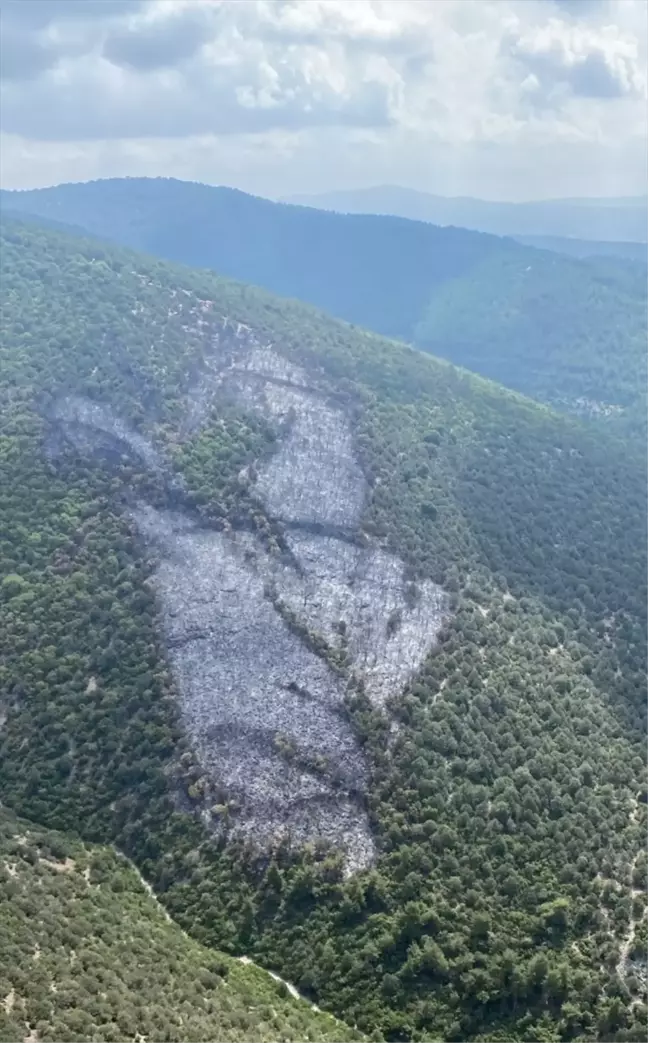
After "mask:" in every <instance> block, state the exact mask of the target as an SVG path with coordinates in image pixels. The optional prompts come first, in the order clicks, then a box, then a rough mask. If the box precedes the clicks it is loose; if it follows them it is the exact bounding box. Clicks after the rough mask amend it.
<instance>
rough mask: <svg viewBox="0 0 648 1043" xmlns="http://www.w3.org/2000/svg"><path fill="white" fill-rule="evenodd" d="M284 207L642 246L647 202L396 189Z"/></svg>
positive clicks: (314, 198)
mask: <svg viewBox="0 0 648 1043" xmlns="http://www.w3.org/2000/svg"><path fill="white" fill-rule="evenodd" d="M287 202H291V203H298V204H300V205H301V206H314V207H318V208H321V209H323V210H336V211H337V212H339V213H348V214H390V215H396V216H397V217H406V218H408V219H409V220H411V221H430V222H431V223H432V224H435V225H458V226H459V227H461V228H472V229H474V230H475V231H478V232H490V233H491V234H493V235H510V236H513V237H514V238H516V237H518V236H556V237H559V238H564V237H565V236H568V237H569V238H572V239H581V240H588V239H589V240H601V241H603V242H608V243H615V242H624V241H628V242H630V243H644V244H645V242H646V235H647V232H648V228H647V226H648V200H647V199H646V197H645V196H643V197H642V196H638V197H636V198H632V197H629V198H626V199H623V198H622V199H606V198H602V199H542V200H537V201H534V202H525V203H506V202H494V201H491V200H486V199H471V198H469V197H462V196H455V197H448V196H436V195H432V194H430V193H429V192H419V191H416V190H415V189H412V188H403V187H402V186H399V185H379V186H375V187H373V188H360V189H355V190H354V189H351V190H347V191H344V190H342V191H338V192H327V193H324V194H320V195H311V196H305V195H302V196H293V197H291V198H290V199H289V200H287Z"/></svg>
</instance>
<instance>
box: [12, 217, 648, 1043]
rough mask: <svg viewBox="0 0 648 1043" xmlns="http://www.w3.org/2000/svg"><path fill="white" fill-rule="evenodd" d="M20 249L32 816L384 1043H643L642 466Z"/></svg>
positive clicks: (17, 681)
mask: <svg viewBox="0 0 648 1043" xmlns="http://www.w3.org/2000/svg"><path fill="white" fill-rule="evenodd" d="M1 231H2V242H1V244H0V245H1V248H2V261H3V278H2V284H1V290H2V295H3V300H2V305H3V306H2V310H1V315H2V322H3V330H2V338H1V340H0V345H1V348H0V350H1V352H2V355H1V358H0V362H1V365H0V381H1V383H0V533H1V534H2V541H1V542H0V555H1V558H2V560H1V562H0V573H1V574H2V577H3V578H2V580H1V582H0V598H1V599H2V600H1V602H0V604H1V611H2V617H3V625H2V627H1V628H0V693H1V698H2V705H1V707H0V708H1V709H2V717H3V719H4V723H3V726H2V729H1V730H0V798H1V799H2V801H3V803H4V804H5V805H6V806H8V807H10V808H11V809H12V810H13V812H15V813H16V814H18V815H20V816H23V817H25V818H28V819H29V820H31V821H32V822H35V823H39V825H40V826H42V827H47V828H48V829H57V830H63V831H68V832H80V833H81V836H82V839H83V840H84V841H85V842H92V843H101V844H104V845H106V844H108V845H114V846H116V847H117V848H118V849H119V851H121V852H123V853H124V855H125V856H127V857H128V858H130V859H132V860H133V861H134V863H135V864H136V865H137V868H138V870H139V872H140V873H141V874H142V875H143V877H144V878H145V880H146V881H147V883H148V884H149V886H150V887H151V888H152V889H153V890H154V892H155V894H156V895H157V897H158V899H159V901H160V902H161V903H162V904H163V906H164V907H165V909H166V910H167V912H168V913H169V914H170V915H171V916H172V917H173V919H174V921H175V922H176V923H177V924H178V925H179V926H180V927H182V928H183V929H184V930H185V931H187V932H188V933H189V934H190V935H191V936H192V937H193V938H194V939H195V940H196V941H197V942H199V943H200V944H202V945H206V946H209V947H214V949H216V950H218V951H220V952H226V953H228V954H230V955H246V956H250V957H251V958H253V959H254V960H255V961H256V962H257V963H259V964H261V965H263V966H266V967H269V968H272V969H273V970H274V971H275V972H276V973H278V974H280V975H281V976H282V977H283V978H285V979H286V980H288V981H291V982H294V984H295V986H296V987H297V988H298V989H299V991H300V993H302V994H304V995H306V996H308V997H309V998H311V999H313V1000H315V1001H316V1002H317V1003H318V1005H319V1006H321V1007H323V1008H325V1009H327V1010H329V1011H331V1012H333V1013H334V1014H336V1015H337V1016H338V1017H341V1018H343V1020H344V1021H346V1022H347V1024H351V1025H357V1026H358V1028H359V1029H360V1031H362V1032H365V1033H366V1034H367V1035H369V1036H370V1037H371V1038H377V1037H378V1036H379V1035H383V1036H385V1038H388V1039H392V1040H397V1039H401V1040H423V1039H430V1038H443V1039H446V1040H448V1041H455V1040H456V1041H459V1040H486V1039H488V1040H524V1039H538V1038H545V1039H548V1040H556V1041H558V1040H566V1039H576V1040H578V1039H581V1040H588V1039H606V1040H608V1039H609V1040H640V1039H643V1038H645V1029H646V1025H645V1021H646V1006H645V1004H644V1003H643V1002H642V990H643V988H644V985H645V981H646V918H645V900H644V896H643V893H642V890H641V889H642V887H643V886H644V883H645V872H646V861H645V855H644V853H643V852H644V839H645V827H646V788H645V786H646V771H645V662H646V583H645V581H646V560H645V551H646V473H645V464H644V461H643V459H642V458H641V454H639V453H638V450H635V449H634V448H633V446H632V444H622V443H617V442H616V440H615V439H614V438H613V437H611V436H605V437H603V436H602V435H600V434H599V433H598V432H597V431H596V430H595V429H593V428H591V429H590V428H586V427H584V426H583V425H581V424H580V423H578V422H577V421H575V420H572V419H571V418H569V417H564V416H560V415H558V414H556V413H554V412H552V411H551V410H549V409H548V408H546V407H542V406H539V405H536V404H534V403H532V402H530V401H528V400H526V399H524V398H522V397H521V396H519V395H517V394H515V393H513V392H509V391H506V390H504V389H503V388H500V387H498V386H496V385H494V384H491V383H489V382H487V381H485V380H482V379H480V378H478V377H475V376H472V375H470V374H468V373H465V372H461V371H458V370H456V369H455V368H454V367H453V366H451V365H449V364H448V363H445V362H442V361H439V360H437V359H435V358H433V357H431V356H428V355H425V354H423V353H421V352H418V351H416V350H414V349H412V348H409V347H407V346H405V345H401V344H397V343H393V342H390V341H387V340H384V339H381V338H380V337H378V336H376V335H374V334H370V333H366V332H363V331H360V330H357V329H355V330H354V329H350V328H349V327H348V326H346V325H344V324H343V323H340V322H338V321H336V320H333V319H331V318H328V317H326V316H325V315H323V314H321V313H319V312H317V311H316V310H315V309H312V308H310V307H307V306H305V305H301V304H298V303H296V302H290V301H285V300H282V299H279V298H276V297H273V296H271V295H269V294H267V293H265V292H263V291H261V290H258V289H255V288H252V287H249V286H246V285H240V284H237V283H234V282H230V281H228V280H226V279H223V278H218V277H216V276H214V275H213V274H210V273H208V272H204V271H203V272H201V271H191V270H188V269H185V268H182V267H180V266H172V265H169V264H167V263H163V262H161V261H156V260H152V259H151V258H147V257H145V256H142V255H138V254H136V253H134V252H132V251H129V250H126V249H123V248H119V247H116V246H112V245H109V244H105V243H100V242H98V241H96V240H94V241H93V240H90V239H87V240H84V239H79V238H75V237H72V236H67V235H64V234H63V233H61V232H59V231H56V230H54V229H45V228H39V227H37V226H35V225H32V224H27V223H24V222H20V221H12V220H8V219H5V220H4V221H3V223H2V229H1ZM39 857H40V856H39ZM46 857H50V856H46ZM60 857H61V856H59V855H57V854H56V853H54V858H55V859H56V860H57V861H59V860H60ZM70 857H72V858H75V857H76V856H75V855H74V854H72V855H71V856H70ZM125 872H126V870H125ZM130 879H132V878H131V877H129V880H130ZM85 886H86V884H85V883H83V884H82V883H81V881H78V887H79V888H82V887H83V888H85ZM128 886H129V887H130V885H128ZM82 893H85V892H82ZM117 894H118V895H119V894H120V892H119V891H118V892H117ZM20 908H21V909H23V908H24V907H23V905H21V906H20ZM26 911H27V912H29V907H27V908H26ZM120 915H121V914H120ZM57 924H58V919H57V917H56V916H54V917H53V923H52V932H53V935H54V936H57V932H58V930H59V928H58V926H57ZM38 944H39V945H40V946H41V948H43V943H42V942H39V943H38ZM96 944H99V943H98V942H97V943H96ZM73 948H75V949H76V948H77V945H76V944H75V945H73ZM16 958H17V959H18V958H19V960H20V961H22V960H23V956H19V954H17V956H16ZM107 959H108V957H107ZM110 959H112V957H110ZM195 959H196V960H198V962H200V960H201V959H202V957H201V956H198V955H196V956H195ZM21 965H24V964H22V963H21ZM182 966H185V965H184V964H183V965H182ZM182 966H179V969H178V974H179V975H180V978H181V980H186V979H185V977H184V971H183V970H182ZM3 973H4V975H5V977H6V973H7V972H6V970H4V971H3ZM161 973H162V971H161ZM175 973H176V971H175V970H174V971H173V975H175ZM171 980H172V981H173V977H172V979H171ZM83 983H84V984H83V987H84V988H85V987H86V986H85V978H84V979H83ZM14 987H15V986H14ZM87 987H88V988H90V984H88V986H87ZM15 988H16V987H15ZM151 988H153V986H151ZM9 991H10V990H8V992H9ZM19 991H20V990H19V989H18V988H16V992H19ZM171 998H172V997H171ZM273 1007H274V1008H275V1009H277V1007H276V1006H275V1005H274V1004H273ZM5 1009H6V1004H5ZM41 1009H42V1008H39V1010H41ZM93 1009H94V1008H93ZM38 1016H39V1017H41V1014H39V1015H38ZM42 1016H43V1017H45V1018H47V1017H48V1016H49V1015H47V1014H45V1013H44V1014H43V1015H42ZM90 1016H94V1015H93V1012H92V1010H90ZM196 1017H198V1014H196ZM260 1020H261V1021H262V1020H263V1017H262V1016H261V1015H260ZM85 1024H86V1022H85V1021H84V1025H85ZM254 1024H257V1023H256V1022H254ZM245 1025H250V1021H249V1020H246V1021H245ZM251 1027H253V1026H251ZM243 1030H244V1027H243V1026H242V1031H243ZM82 1031H83V1030H82V1029H81V1030H79V1032H80V1034H82ZM260 1031H261V1030H260ZM70 1038H71V1037H70ZM74 1038H77V1037H76V1036H75V1037H74ZM83 1038H85V1036H84V1037H83Z"/></svg>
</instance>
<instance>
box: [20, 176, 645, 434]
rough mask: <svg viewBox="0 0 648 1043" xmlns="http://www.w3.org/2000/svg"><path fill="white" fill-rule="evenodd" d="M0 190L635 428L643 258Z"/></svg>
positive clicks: (65, 190)
mask: <svg viewBox="0 0 648 1043" xmlns="http://www.w3.org/2000/svg"><path fill="white" fill-rule="evenodd" d="M0 201H1V202H2V206H3V208H4V209H5V211H7V210H8V212H12V211H14V210H15V209H17V208H19V209H24V210H26V211H28V212H31V213H32V214H38V215H41V216H44V217H45V218H47V220H49V221H52V220H54V221H57V222H63V223H64V224H68V225H74V226H77V227H78V226H81V227H83V228H86V229H88V230H89V231H90V232H92V233H93V234H95V235H99V236H103V237H105V238H108V239H112V240H116V241H119V242H121V243H123V244H125V245H128V246H131V247H135V248H137V249H141V250H145V251H146V252H149V253H152V254H156V255H159V256H161V257H165V258H168V259H170V260H173V261H180V262H182V263H188V264H192V265H197V266H202V267H205V268H212V269H215V270H216V271H217V272H219V273H220V274H223V275H228V276H231V277H233V278H237V279H241V280H243V281H245V282H249V283H254V284H256V285H258V286H262V287H264V288H266V289H268V290H271V291H272V292H274V293H278V294H281V295H282V296H286V297H295V298H298V299H301V300H303V301H306V302H308V303H311V304H315V305H317V306H318V307H322V308H325V309H326V310H328V311H329V312H331V313H332V314H334V315H336V316H338V317H339V318H342V319H344V320H345V321H347V322H350V323H353V324H356V325H359V326H363V327H365V328H368V329H372V330H375V331H376V332H378V333H382V334H385V335H387V336H390V337H398V338H402V339H404V340H406V341H410V342H411V341H413V342H414V343H416V344H417V345H418V346H419V347H421V348H423V349H425V350H429V351H433V352H434V353H435V354H437V355H441V356H443V357H446V358H448V359H450V360H451V361H453V362H454V363H456V364H458V365H463V366H468V367H469V368H472V369H474V370H475V371H476V372H479V373H481V374H482V375H484V376H487V377H489V378H492V379H495V380H498V381H500V382H501V383H503V384H505V385H508V386H509V387H512V388H514V389H515V390H518V391H522V392H523V393H525V394H527V395H529V396H530V397H534V398H537V399H540V400H542V401H545V402H549V403H551V404H552V405H554V406H556V407H557V408H559V409H562V410H566V411H571V412H575V413H577V414H579V415H582V416H585V417H594V418H595V419H597V420H598V421H604V422H606V423H607V425H608V426H615V427H616V428H618V429H621V428H623V429H625V430H626V431H629V430H631V429H633V428H634V429H635V430H638V431H639V432H640V434H641V436H643V433H644V431H645V424H646V400H645V387H646V372H645V370H646V357H645V356H646V353H645V332H646V277H645V268H643V267H642V266H640V265H633V264H631V263H630V262H628V261H622V260H617V261H615V260H614V259H613V258H604V259H602V260H598V259H597V260H579V259H572V258H568V257H563V256H560V255H558V254H555V253H549V252H546V251H538V250H535V249H531V248H530V247H526V246H523V245H520V244H519V243H516V242H513V241H512V240H509V239H502V238H498V237H495V236H490V235H485V234H481V233H476V232H471V231H467V230H465V229H459V228H437V227H434V226H432V225H429V224H424V223H422V222H413V221H407V220H403V219H401V218H394V217H375V216H344V215H338V214H332V213H326V212H324V211H317V210H312V209H308V208H304V207H294V206H288V205H283V204H277V203H272V202H270V201H268V200H264V199H258V198H255V197H253V196H248V195H245V194H244V193H242V192H238V191H234V190H232V189H226V188H211V187H209V186H206V185H199V184H189V183H185V182H180V181H173V180H168V179H162V178H160V179H137V178H135V179H122V180H108V181H96V182H90V183H87V184H80V185H60V186H58V187H57V188H52V189H38V190H34V191H28V192H11V193H3V195H2V197H1V200H0ZM32 220H33V217H32Z"/></svg>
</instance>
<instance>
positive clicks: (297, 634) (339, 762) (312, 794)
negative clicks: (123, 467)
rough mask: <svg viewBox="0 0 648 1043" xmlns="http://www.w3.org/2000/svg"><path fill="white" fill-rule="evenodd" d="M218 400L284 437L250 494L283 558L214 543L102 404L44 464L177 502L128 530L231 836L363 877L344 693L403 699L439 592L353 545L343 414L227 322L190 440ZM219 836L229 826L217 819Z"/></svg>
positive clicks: (195, 405) (361, 812)
mask: <svg viewBox="0 0 648 1043" xmlns="http://www.w3.org/2000/svg"><path fill="white" fill-rule="evenodd" d="M226 403H229V404H230V405H233V406H234V407H237V408H241V409H244V410H245V412H246V413H248V414H253V415H254V414H256V413H259V414H261V415H262V416H263V417H264V419H265V420H266V421H267V422H268V423H270V424H272V425H274V426H275V429H276V430H277V431H278V432H281V435H280V439H279V442H278V446H277V448H276V451H275V452H274V453H273V454H272V455H271V456H269V458H267V459H265V460H263V461H257V460H251V461H250V463H249V464H248V467H247V485H248V489H249V492H250V495H251V496H252V497H253V499H254V500H255V501H256V502H258V504H259V505H260V506H261V507H262V509H263V511H264V513H265V517H266V518H267V519H268V520H269V521H271V522H272V523H274V524H275V528H276V530H277V531H278V532H280V533H281V532H282V530H283V540H284V543H285V552H284V554H283V555H282V556H281V557H278V556H277V555H273V554H272V553H270V552H269V550H268V548H267V547H266V546H264V544H263V542H262V541H261V540H259V538H258V536H256V535H254V534H253V533H251V532H249V531H248V532H232V531H230V532H223V531H213V530H210V529H209V528H208V527H205V526H204V525H202V524H200V522H199V521H198V522H197V521H196V519H195V517H193V516H192V514H191V513H190V512H189V511H188V510H185V511H183V510H182V508H181V507H180V504H181V503H182V499H183V496H182V493H183V489H184V483H183V482H182V481H181V480H180V479H179V477H178V476H177V475H175V474H174V473H173V471H172V469H171V467H170V464H169V463H168V462H165V460H164V457H163V454H162V453H161V452H160V450H159V449H156V448H155V447H154V446H153V444H152V442H151V441H150V440H148V439H147V438H145V437H144V436H143V435H142V434H139V433H138V432H137V431H135V430H134V429H133V428H132V427H130V426H129V425H128V424H126V423H125V422H124V421H123V420H122V419H121V418H120V417H118V416H117V415H116V414H115V413H114V412H113V411H112V409H111V408H110V407H109V406H104V405H101V404H99V403H97V402H94V401H92V400H91V399H88V398H84V397H80V396H62V397H57V398H55V399H54V401H53V402H52V403H51V405H50V407H49V412H48V415H49V419H50V421H51V422H52V425H53V426H52V430H51V432H50V434H49V437H48V441H47V450H48V453H49V455H50V458H54V457H55V456H56V455H58V454H59V453H60V452H61V451H62V450H63V449H64V448H65V444H66V443H67V445H68V446H70V447H71V448H73V449H74V450H76V451H77V452H80V453H82V454H86V455H87V454H90V455H91V456H95V457H97V458H98V459H100V460H103V461H105V462H109V461H110V460H111V459H112V461H113V464H114V463H115V461H116V460H117V459H118V458H119V455H120V453H124V452H126V453H127V454H128V455H129V456H130V457H131V458H132V459H133V460H134V461H135V462H137V463H138V464H139V466H140V467H141V468H144V469H145V470H146V471H147V472H149V473H150V474H151V475H152V476H155V477H156V478H158V479H161V480H162V482H163V484H164V485H165V486H166V487H167V489H168V491H169V492H173V493H175V499H176V500H178V501H179V503H178V504H177V505H176V507H175V509H168V508H162V509H159V508H156V507H155V506H153V505H152V504H150V503H146V502H144V501H142V500H141V499H138V498H134V499H133V502H132V505H131V507H130V509H129V516H130V518H131V519H132V521H133V522H134V524H135V526H136V528H137V530H138V531H139V533H140V534H141V535H142V536H143V537H144V539H145V540H146V542H147V543H148V544H149V545H150V546H151V548H152V550H153V552H154V553H155V555H156V560H157V565H156V568H155V571H154V573H153V582H154V584H155V587H156V590H157V593H158V597H159V601H160V607H161V616H162V621H163V627H164V635H165V642H166V646H167V654H168V657H169V661H170V664H171V667H172V670H173V675H174V679H175V684H176V688H177V691H178V696H179V700H180V705H181V709H182V718H183V721H184V724H185V727H186V730H187V733H188V735H189V737H190V740H191V746H192V750H193V751H194V753H195V754H196V756H197V758H198V761H199V763H200V765H201V767H202V768H203V769H204V770H205V773H206V776H207V777H208V778H209V780H210V782H211V783H212V785H213V786H214V787H216V788H217V789H218V790H219V791H221V792H222V793H224V794H225V799H226V804H227V807H228V817H227V825H228V827H229V831H230V832H231V833H234V834H238V833H242V834H243V835H245V836H247V837H249V838H251V839H253V840H254V842H255V843H257V844H261V845H262V846H266V847H267V846H271V845H272V844H273V843H276V842H277V840H278V839H280V838H281V837H287V838H290V840H291V841H292V842H293V843H297V844H304V843H306V842H309V841H315V840H318V839H319V840H324V841H327V842H330V843H333V844H334V845H335V846H337V847H338V848H341V849H342V850H343V851H344V852H345V857H346V863H347V866H348V869H349V870H351V871H353V870H357V869H359V868H363V867H366V866H368V865H369V864H370V863H371V862H372V861H373V855H374V850H373V841H372V838H371V832H370V829H369V823H368V820H367V814H366V810H365V801H366V783H367V765H366V761H365V757H364V754H363V753H362V751H361V749H360V747H359V745H358V741H357V738H356V737H355V736H354V734H353V730H352V727H351V724H350V722H349V719H348V713H347V712H346V709H345V694H346V692H347V690H348V688H349V685H351V686H352V687H355V688H357V686H358V685H361V686H362V688H363V690H364V691H365V692H366V694H367V696H368V697H369V699H370V701H371V702H372V703H373V704H374V705H376V706H377V707H380V706H382V705H384V703H385V701H386V699H387V697H388V696H389V695H390V694H394V693H397V692H399V691H400V690H402V689H403V687H404V685H405V684H406V682H407V681H408V680H409V679H410V678H411V677H412V676H413V675H414V673H415V672H416V670H417V669H418V668H419V667H420V665H421V663H422V662H423V660H424V658H425V656H426V655H427V654H428V652H429V651H430V650H431V649H432V648H433V647H434V645H435V644H436V640H437V635H438V632H439V630H440V627H441V625H442V623H443V622H444V621H445V619H446V618H447V615H448V607H447V604H448V599H447V597H446V596H445V595H444V593H443V591H442V589H441V588H440V587H438V586H436V585H435V584H434V583H431V582H430V581H429V580H425V581H422V582H421V583H419V584H418V585H417V587H416V591H415V593H412V592H411V590H410V591H409V593H408V590H407V589H406V588H407V586H408V585H407V583H406V580H405V578H404V564H403V562H402V561H400V560H399V559H398V558H396V557H395V556H393V555H390V554H387V553H385V551H384V550H382V549H380V547H378V546H372V545H371V543H370V542H367V541H364V542H363V544H362V545H359V543H358V536H359V533H360V522H361V518H362V513H363V509H364V505H365V500H366V496H367V483H366V480H365V478H364V475H363V473H362V470H361V468H360V467H359V465H358V462H357V460H356V456H355V452H354V448H353V439H352V432H351V428H350V425H349V421H348V419H347V417H346V416H345V414H344V412H343V411H342V410H341V409H340V408H339V407H335V406H333V405H332V404H331V403H330V402H329V401H327V398H326V395H325V394H323V392H322V390H321V389H320V388H317V387H314V386H313V384H312V381H309V380H308V377H307V374H306V372H305V371H304V370H303V369H301V368H300V367H297V366H295V365H293V364H291V363H289V362H287V361H286V360H285V359H283V358H282V357H281V356H280V355H278V354H277V353H276V351H274V350H273V349H272V348H270V347H269V346H267V345H263V344H262V343H260V342H259V341H258V339H257V338H256V337H255V336H254V334H253V332H252V331H251V330H249V329H247V328H244V327H241V326H240V324H239V325H238V326H237V327H232V326H231V325H230V324H228V323H227V321H224V322H223V323H222V325H221V327H220V329H217V330H215V331H214V333H213V336H212V344H211V348H210V350H209V351H208V352H206V354H205V356H204V358H203V360H202V363H201V364H200V365H199V366H197V367H196V369H195V371H194V372H193V374H192V378H191V381H190V383H189V386H188V390H187V396H186V409H185V410H184V411H183V412H182V415H181V429H182V431H183V433H184V437H185V438H188V437H190V436H191V435H192V434H195V433H196V431H199V430H200V427H201V425H202V424H204V422H205V421H206V419H207V418H208V417H209V416H211V415H212V414H213V412H214V410H218V407H219V405H220V406H221V407H223V406H224V405H225V404H226ZM251 472H253V474H254V478H253V480H252V479H251V478H250V473H251ZM185 491H186V490H185ZM412 586H413V585H412V584H411V583H410V584H409V587H412ZM322 639H324V644H323V645H322V646H321V648H320V654H319V655H318V654H316V653H315V651H314V650H313V642H314V641H320V642H321V640H322ZM331 652H332V653H334V655H335V659H334V662H331V661H330V658H331V657H330V653H331ZM327 653H329V654H328V656H327ZM213 824H214V825H216V827H217V828H219V827H220V828H222V827H223V824H224V823H223V819H222V812H221V813H219V815H218V816H217V817H216V821H215V822H214V823H213Z"/></svg>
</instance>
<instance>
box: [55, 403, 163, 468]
mask: <svg viewBox="0 0 648 1043" xmlns="http://www.w3.org/2000/svg"><path fill="white" fill-rule="evenodd" d="M50 419H51V420H52V421H53V422H54V423H55V424H56V425H57V430H58V432H60V433H63V434H64V436H65V438H66V439H67V440H68V442H70V443H71V444H72V445H74V447H75V448H76V449H77V450H78V451H79V452H81V453H86V454H93V453H96V452H98V451H101V450H103V451H110V450H112V451H117V452H118V451H124V452H127V453H129V454H131V455H132V456H135V457H136V458H137V459H139V460H140V461H141V462H142V463H143V464H144V466H145V467H147V468H148V469H149V470H151V471H155V472H158V473H162V472H163V471H164V462H163V460H162V458H161V457H160V455H159V453H158V452H157V450H156V449H155V448H154V447H153V446H152V445H151V443H150V442H149V441H148V440H147V439H146V438H144V437H143V436H142V435H139V434H137V432H136V431H133V430H132V428H131V427H129V426H128V424H125V423H124V421H123V420H121V419H120V417H118V416H116V415H115V414H114V413H113V411H112V410H111V409H110V408H109V407H108V406H103V405H101V404H100V403H98V402H92V401H90V400H89V399H87V398H81V397H80V396H78V395H67V396H64V397H62V398H59V399H57V400H56V402H55V403H54V406H53V408H52V410H51V415H50Z"/></svg>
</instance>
